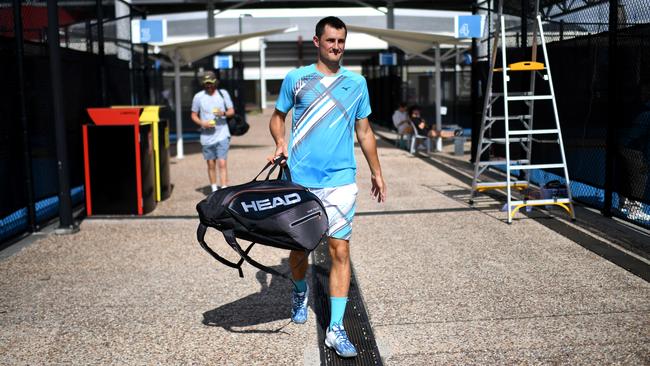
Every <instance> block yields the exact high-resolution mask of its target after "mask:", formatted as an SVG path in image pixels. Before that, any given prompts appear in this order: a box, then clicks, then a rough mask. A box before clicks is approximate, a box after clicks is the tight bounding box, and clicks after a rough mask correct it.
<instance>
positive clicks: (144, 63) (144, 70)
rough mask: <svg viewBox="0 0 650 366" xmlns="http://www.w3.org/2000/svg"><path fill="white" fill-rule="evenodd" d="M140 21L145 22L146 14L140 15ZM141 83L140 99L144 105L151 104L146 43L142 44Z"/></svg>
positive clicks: (147, 45)
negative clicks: (142, 90) (142, 87)
mask: <svg viewBox="0 0 650 366" xmlns="http://www.w3.org/2000/svg"><path fill="white" fill-rule="evenodd" d="M142 19H143V20H146V19H147V14H146V13H145V14H143V15H142ZM142 50H143V51H142V77H143V79H142V81H143V84H144V95H143V98H142V101H143V102H144V104H151V100H150V99H151V98H149V94H150V93H151V91H150V90H149V88H150V86H149V44H148V43H143V44H142Z"/></svg>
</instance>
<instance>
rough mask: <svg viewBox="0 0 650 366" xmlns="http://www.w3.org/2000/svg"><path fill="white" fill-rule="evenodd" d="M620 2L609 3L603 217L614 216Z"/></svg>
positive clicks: (611, 1)
mask: <svg viewBox="0 0 650 366" xmlns="http://www.w3.org/2000/svg"><path fill="white" fill-rule="evenodd" d="M617 36H618V0H610V1H609V44H608V46H609V49H608V66H607V72H608V73H609V74H608V86H607V88H608V96H607V104H608V108H607V137H606V145H605V202H604V204H603V215H604V216H606V217H611V216H612V196H613V194H614V179H615V175H614V174H615V171H614V170H615V169H616V167H615V161H616V150H617V146H616V144H617V138H616V137H617V133H616V118H617V111H618V106H619V94H618V89H619V88H618V80H617V78H616V70H617V69H618V60H617V53H618V40H617Z"/></svg>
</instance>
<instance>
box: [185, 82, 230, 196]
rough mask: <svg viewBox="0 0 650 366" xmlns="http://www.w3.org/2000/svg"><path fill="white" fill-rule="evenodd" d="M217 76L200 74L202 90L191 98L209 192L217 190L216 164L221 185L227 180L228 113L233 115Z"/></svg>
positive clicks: (225, 183) (227, 97)
mask: <svg viewBox="0 0 650 366" xmlns="http://www.w3.org/2000/svg"><path fill="white" fill-rule="evenodd" d="M217 86H218V80H217V77H216V76H215V75H214V73H213V72H212V71H206V72H205V74H204V75H203V88H204V90H202V91H200V92H198V93H196V94H195V95H194V99H192V121H194V123H196V124H197V125H199V127H201V146H202V147H203V158H204V159H205V161H206V162H207V164H208V178H209V179H210V187H211V188H212V192H214V191H216V190H217V166H219V181H220V182H221V187H226V185H227V184H228V172H227V166H226V158H227V156H228V149H229V148H230V131H229V130H228V122H227V119H226V118H228V117H232V116H234V115H235V109H234V108H233V104H232V100H231V99H230V95H229V94H228V92H227V91H226V90H218V89H217Z"/></svg>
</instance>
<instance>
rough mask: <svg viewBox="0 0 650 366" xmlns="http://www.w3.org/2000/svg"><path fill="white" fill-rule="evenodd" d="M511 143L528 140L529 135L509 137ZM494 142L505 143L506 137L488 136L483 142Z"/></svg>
mask: <svg viewBox="0 0 650 366" xmlns="http://www.w3.org/2000/svg"><path fill="white" fill-rule="evenodd" d="M509 140H510V143H513V142H528V141H529V140H530V139H529V138H528V137H512V138H510V139H509ZM486 142H487V143H494V144H505V143H506V139H505V138H486V139H483V143H486Z"/></svg>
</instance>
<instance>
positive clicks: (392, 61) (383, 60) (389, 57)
mask: <svg viewBox="0 0 650 366" xmlns="http://www.w3.org/2000/svg"><path fill="white" fill-rule="evenodd" d="M379 65H380V66H397V54H395V53H394V52H383V53H380V54H379Z"/></svg>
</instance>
